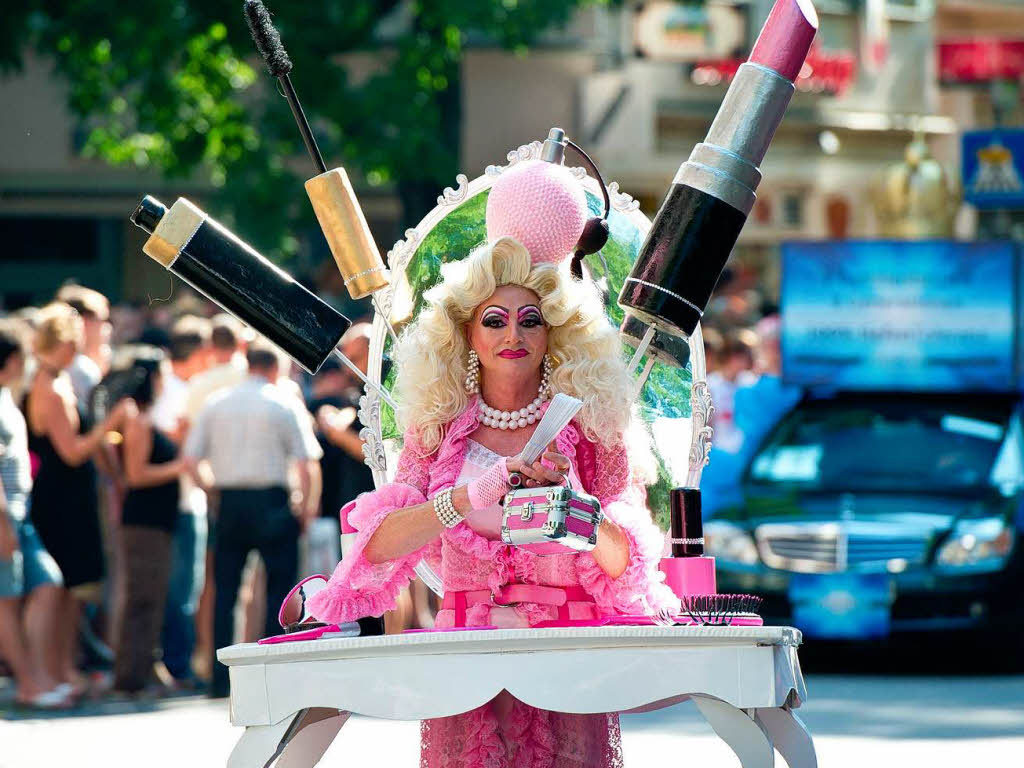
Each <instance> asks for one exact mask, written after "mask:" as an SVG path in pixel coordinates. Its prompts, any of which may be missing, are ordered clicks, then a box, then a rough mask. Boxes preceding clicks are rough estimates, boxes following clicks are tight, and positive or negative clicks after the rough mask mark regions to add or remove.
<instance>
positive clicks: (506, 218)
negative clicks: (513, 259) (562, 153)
mask: <svg viewBox="0 0 1024 768" xmlns="http://www.w3.org/2000/svg"><path fill="white" fill-rule="evenodd" d="M587 215H588V212H587V198H586V194H585V193H584V191H583V185H582V184H580V182H578V181H577V180H576V179H575V178H574V177H573V175H572V173H571V172H570V171H569V169H568V168H566V167H565V166H563V165H558V164H555V163H548V162H545V161H543V160H524V161H522V162H520V163H517V164H516V165H513V166H512V167H511V168H509V169H508V170H506V171H504V172H503V173H502V174H501V175H500V176H499V177H498V179H497V180H496V181H495V182H494V184H493V185H492V186H491V191H490V194H489V195H488V198H487V214H486V218H487V239H488V240H489V241H492V242H493V241H494V240H497V239H498V238H499V237H512V238H515V239H516V240H518V241H519V242H520V243H522V244H523V246H525V247H526V250H527V251H529V252H530V258H531V260H532V261H533V263H534V264H540V263H544V262H549V263H553V264H558V263H560V262H562V261H565V260H566V259H568V258H569V257H570V256H571V255H572V252H573V250H574V249H575V248H576V243H577V242H579V239H580V235H582V234H583V227H584V226H585V225H586V223H587Z"/></svg>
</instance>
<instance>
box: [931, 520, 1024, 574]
mask: <svg viewBox="0 0 1024 768" xmlns="http://www.w3.org/2000/svg"><path fill="white" fill-rule="evenodd" d="M1013 539H1014V534H1013V529H1012V528H1011V527H1009V526H1007V525H1006V521H1005V520H1003V519H1002V518H998V517H989V518H984V519H982V520H962V521H961V522H959V523H957V524H956V527H955V528H953V533H952V534H951V535H950V537H949V540H948V541H947V542H946V543H945V544H943V545H942V547H941V548H940V549H939V553H938V555H937V556H936V558H935V561H936V563H937V564H938V566H939V567H940V568H942V569H952V570H958V569H969V570H972V571H997V570H999V569H1000V568H1002V567H1003V564H1004V563H1005V562H1006V558H1007V557H1009V555H1010V551H1011V550H1012V549H1013Z"/></svg>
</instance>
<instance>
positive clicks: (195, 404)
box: [185, 313, 247, 677]
mask: <svg viewBox="0 0 1024 768" xmlns="http://www.w3.org/2000/svg"><path fill="white" fill-rule="evenodd" d="M244 333H245V329H243V327H242V325H241V323H239V322H238V321H237V320H235V318H233V317H232V316H231V315H229V314H226V313H221V314H219V315H215V316H214V317H213V319H212V320H211V321H210V361H209V368H207V370H205V371H203V372H201V373H197V374H196V375H195V376H193V377H192V378H191V379H189V382H188V395H187V397H186V398H185V418H186V420H187V421H188V423H189V424H190V425H191V424H193V423H195V420H196V418H197V417H198V416H199V412H200V411H201V410H202V409H203V406H205V405H206V403H207V401H208V400H209V399H210V396H211V395H214V394H216V393H217V392H219V391H220V390H222V389H225V388H230V387H236V386H238V385H239V384H241V383H242V381H244V380H245V377H246V369H247V366H246V362H245V339H244ZM206 504H207V523H208V532H207V551H206V555H205V560H206V562H205V563H204V572H205V577H204V579H203V581H202V586H201V587H200V594H199V605H198V606H197V608H196V623H195V627H196V640H195V656H194V659H195V660H194V664H195V666H196V667H197V671H199V673H200V675H201V676H203V677H207V676H208V675H209V674H211V673H212V670H209V669H207V668H206V664H207V662H208V660H209V659H210V658H212V654H213V603H214V582H213V578H212V576H213V546H214V543H213V539H212V536H213V533H214V528H215V526H214V521H215V520H216V517H217V499H216V497H213V496H210V495H209V494H207V499H206Z"/></svg>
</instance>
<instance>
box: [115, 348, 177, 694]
mask: <svg viewBox="0 0 1024 768" xmlns="http://www.w3.org/2000/svg"><path fill="white" fill-rule="evenodd" d="M165 365H166V363H165V362H164V354H163V352H161V351H160V350H159V349H157V348H155V347H140V348H138V349H137V350H135V351H134V354H133V358H132V362H131V366H130V368H129V369H128V370H127V371H126V372H125V375H127V376H128V377H129V383H128V386H126V387H125V388H124V392H123V394H124V395H126V396H127V397H130V398H131V399H132V400H133V401H134V402H135V404H136V405H137V406H138V412H137V413H135V414H133V415H130V416H129V417H128V418H127V419H126V420H125V425H124V443H123V445H122V463H123V466H124V476H125V485H126V487H127V488H128V493H127V494H126V495H125V498H124V505H123V507H122V512H121V536H120V546H121V550H122V553H121V557H122V562H123V563H124V568H125V590H124V600H125V603H124V611H123V614H122V621H121V632H120V641H119V643H118V649H117V658H116V660H115V662H114V687H115V688H116V689H118V690H121V691H127V692H129V693H134V692H136V691H140V690H142V689H143V688H145V687H146V685H147V683H149V682H150V678H151V673H152V670H153V659H154V651H155V650H156V647H157V645H158V643H159V639H160V632H161V629H162V627H163V618H164V604H165V603H166V601H167V585H168V581H169V579H170V575H171V564H172V560H173V557H172V543H173V539H174V527H175V522H176V521H177V518H178V508H179V507H178V495H179V494H178V477H179V476H180V475H181V473H182V472H183V471H184V468H185V466H184V460H183V459H182V458H181V457H180V456H179V455H178V448H177V446H176V445H175V444H174V442H173V441H172V440H171V439H170V438H169V437H168V436H167V435H165V434H164V433H163V432H161V431H160V430H158V429H157V428H156V427H154V426H153V421H152V419H151V417H150V411H151V409H152V406H153V403H154V401H155V400H156V398H157V397H158V396H159V394H160V390H161V388H162V386H163V378H164V377H163V368H164V366H165Z"/></svg>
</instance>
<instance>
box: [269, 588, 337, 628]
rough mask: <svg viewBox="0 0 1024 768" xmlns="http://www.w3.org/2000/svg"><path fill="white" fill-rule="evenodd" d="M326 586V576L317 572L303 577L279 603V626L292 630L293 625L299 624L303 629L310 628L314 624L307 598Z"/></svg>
mask: <svg viewBox="0 0 1024 768" xmlns="http://www.w3.org/2000/svg"><path fill="white" fill-rule="evenodd" d="M326 586H327V578H326V577H324V576H321V575H320V574H317V575H315V576H310V577H308V578H305V579H303V580H302V581H300V582H299V583H298V584H296V585H295V586H294V587H292V591H291V592H289V593H288V595H287V597H285V599H284V602H282V603H281V610H280V611H279V612H278V614H277V621H278V623H279V624H280V625H281V628H282V629H284V630H285V631H286V632H287V631H292V628H293V627H296V626H297V625H299V624H302V625H303V627H302V628H303V629H311V628H312V627H313V626H316V625H315V624H313V623H311V620H312V618H313V617H312V616H310V614H309V611H308V610H307V608H306V605H307V602H308V600H309V598H311V597H312V596H313V595H315V594H316V593H317V592H319V591H320V590H321V589H323V588H324V587H326Z"/></svg>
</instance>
